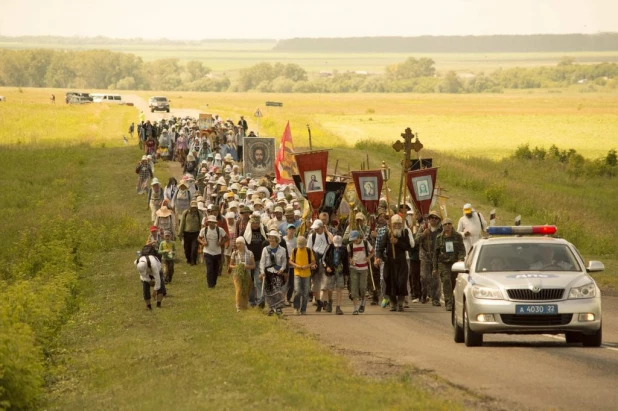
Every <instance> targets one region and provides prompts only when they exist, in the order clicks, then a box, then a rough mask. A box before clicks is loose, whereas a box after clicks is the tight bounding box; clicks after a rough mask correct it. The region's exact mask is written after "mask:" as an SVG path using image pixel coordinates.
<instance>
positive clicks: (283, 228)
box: [279, 206, 300, 235]
mask: <svg viewBox="0 0 618 411" xmlns="http://www.w3.org/2000/svg"><path fill="white" fill-rule="evenodd" d="M283 216H284V217H285V221H283V222H282V223H281V224H279V232H280V233H281V235H285V233H286V232H287V229H288V228H289V226H290V224H292V225H293V226H294V228H298V226H299V225H300V220H298V221H297V220H296V219H295V218H294V209H293V208H292V207H289V206H288V207H286V208H285V212H284V214H283Z"/></svg>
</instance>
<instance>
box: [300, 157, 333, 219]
mask: <svg viewBox="0 0 618 411" xmlns="http://www.w3.org/2000/svg"><path fill="white" fill-rule="evenodd" d="M295 157H296V164H297V165H298V174H299V175H300V178H301V180H302V182H303V188H304V190H305V197H306V198H307V199H308V200H309V201H310V202H311V206H312V207H313V208H314V210H317V209H318V208H320V204H322V199H323V198H324V192H325V183H326V168H327V166H328V150H320V151H308V152H304V153H296V156H295Z"/></svg>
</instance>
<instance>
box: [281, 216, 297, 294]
mask: <svg viewBox="0 0 618 411" xmlns="http://www.w3.org/2000/svg"><path fill="white" fill-rule="evenodd" d="M281 244H285V247H286V248H287V250H288V259H289V256H291V255H292V251H294V249H295V248H296V246H297V244H298V241H297V239H296V226H295V225H294V224H288V225H287V227H286V232H285V235H284V236H283V239H282V240H281ZM293 292H294V268H293V267H292V266H291V265H288V280H287V281H286V282H285V292H284V295H285V297H286V301H287V304H286V305H288V306H289V305H290V304H291V303H292V293H293Z"/></svg>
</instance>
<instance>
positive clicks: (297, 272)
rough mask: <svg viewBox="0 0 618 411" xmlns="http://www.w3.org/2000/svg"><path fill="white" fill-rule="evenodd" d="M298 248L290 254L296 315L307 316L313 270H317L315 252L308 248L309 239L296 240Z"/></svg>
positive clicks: (301, 237)
mask: <svg viewBox="0 0 618 411" xmlns="http://www.w3.org/2000/svg"><path fill="white" fill-rule="evenodd" d="M296 244H297V247H296V248H294V250H292V253H291V254H290V265H291V266H292V267H294V314H296V315H305V314H307V301H308V299H309V289H310V287H311V270H312V269H315V268H316V260H315V256H314V255H313V250H311V249H310V248H308V247H307V239H306V238H305V237H303V236H298V237H297V238H296Z"/></svg>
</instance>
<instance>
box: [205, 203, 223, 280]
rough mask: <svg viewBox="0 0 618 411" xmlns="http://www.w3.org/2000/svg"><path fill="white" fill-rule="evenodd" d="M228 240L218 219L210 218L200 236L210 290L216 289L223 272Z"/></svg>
mask: <svg viewBox="0 0 618 411" xmlns="http://www.w3.org/2000/svg"><path fill="white" fill-rule="evenodd" d="M227 240H228V236H227V234H226V233H225V230H224V229H222V228H221V227H219V226H218V225H217V217H215V216H212V215H210V216H208V218H207V225H206V226H205V227H204V228H202V230H201V231H200V234H199V242H200V244H201V245H202V247H203V253H204V263H205V265H206V283H207V285H208V288H215V286H216V285H217V278H219V272H220V270H221V264H223V261H222V255H223V247H224V245H225V243H226V242H227Z"/></svg>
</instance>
